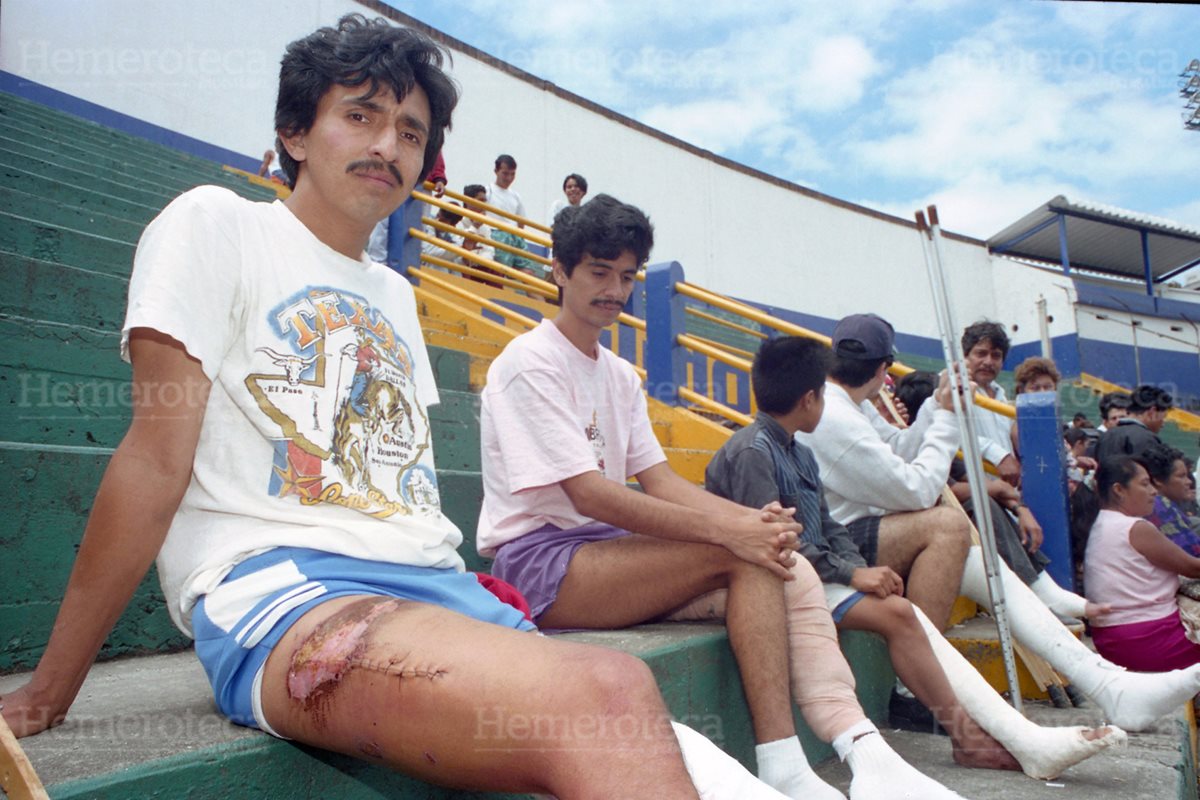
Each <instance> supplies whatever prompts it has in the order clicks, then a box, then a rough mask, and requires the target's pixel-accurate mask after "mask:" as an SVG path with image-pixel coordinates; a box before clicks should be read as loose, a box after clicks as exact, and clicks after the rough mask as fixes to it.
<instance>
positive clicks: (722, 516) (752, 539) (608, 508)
mask: <svg viewBox="0 0 1200 800" xmlns="http://www.w3.org/2000/svg"><path fill="white" fill-rule="evenodd" d="M663 466H666V465H665V464H664V465H663ZM651 469H653V468H651ZM668 469H669V467H668ZM644 474H645V473H643V475H644ZM640 478H641V476H639V479H640ZM680 480H683V479H682V478H680ZM651 482H652V483H653V479H652V481H651ZM561 485H562V487H563V491H565V492H566V493H567V496H568V497H569V498H570V499H571V503H572V504H573V505H574V506H575V509H576V510H577V511H578V512H579V513H580V514H582V515H583V516H585V517H590V518H592V519H596V520H599V521H601V522H606V523H608V524H609V525H614V526H616V527H618V528H624V529H625V530H629V531H634V532H635V533H642V534H646V535H648V536H657V537H660V538H663V539H673V540H676V541H684V542H698V543H703V544H715V545H720V546H722V547H725V548H727V549H728V550H729V551H730V552H732V553H733V554H734V555H736V556H738V557H739V558H741V559H743V560H745V561H748V562H750V563H752V564H757V565H759V566H761V567H766V568H767V569H770V570H771V571H772V572H774V573H775V574H776V575H778V576H779V577H780V578H783V579H784V580H791V578H792V575H791V573H790V572H789V571H788V568H789V567H791V566H792V565H793V564H794V563H795V556H794V555H793V552H794V551H795V549H796V534H797V533H798V532H799V530H800V525H799V523H796V522H791V521H787V522H780V521H776V519H777V517H774V516H773V517H772V519H770V520H769V521H768V520H766V519H764V514H763V512H762V511H758V510H754V509H749V508H746V507H744V506H739V505H737V504H736V503H730V502H729V501H727V500H722V499H721V498H717V497H715V496H714V497H713V499H714V500H719V501H720V502H719V503H710V502H709V501H707V500H704V501H702V503H703V506H702V507H701V508H694V507H691V506H688V505H681V504H677V503H675V502H671V501H668V500H663V499H660V498H658V497H655V496H653V495H652V494H650V493H649V491H650V490H649V489H647V494H642V493H640V492H635V491H631V490H630V489H628V488H626V487H624V486H620V485H618V484H617V483H615V482H613V481H610V480H608V479H607V478H605V477H604V476H603V475H601V474H600V473H599V472H585V473H583V474H581V475H576V476H574V477H572V478H568V479H566V480H565V481H563V482H562V484H561ZM696 488H697V491H699V492H701V493H702V494H706V495H707V494H708V493H707V492H704V491H703V490H702V489H699V488H698V487H696Z"/></svg>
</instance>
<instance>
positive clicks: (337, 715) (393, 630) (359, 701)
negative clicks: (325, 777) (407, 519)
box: [262, 597, 697, 798]
mask: <svg viewBox="0 0 1200 800" xmlns="http://www.w3.org/2000/svg"><path fill="white" fill-rule="evenodd" d="M262 701H263V710H264V713H265V715H266V719H267V721H268V722H269V724H270V725H271V726H272V727H273V728H274V729H275V730H276V731H278V732H279V733H280V734H281V735H283V736H287V737H290V738H293V739H296V740H298V741H301V742H304V743H307V744H311V745H314V746H317V747H322V748H325V749H329V750H335V751H337V752H341V753H346V754H349V755H354V756H358V757H365V758H367V759H369V760H374V761H377V762H379V763H384V764H388V765H390V766H393V767H395V768H397V769H399V770H402V771H403V772H405V773H408V774H410V775H414V776H416V777H419V778H422V779H424V780H428V781H431V782H433V783H439V784H442V785H445V786H453V787H461V788H479V789H483V788H487V789H492V790H500V791H514V792H549V793H552V794H554V795H556V796H559V797H571V798H592V797H595V798H607V797H615V796H638V797H672V798H696V797H697V794H696V791H695V789H694V788H693V786H692V782H691V779H690V778H689V776H688V773H687V770H686V768H685V766H684V762H683V758H682V756H681V754H680V750H679V745H678V743H677V740H676V738H675V734H674V733H673V731H672V728H671V725H670V718H669V716H668V714H667V710H666V708H665V707H664V706H663V704H662V700H661V698H660V697H659V695H658V691H657V688H656V687H655V684H654V680H653V678H652V677H651V675H650V672H649V670H648V669H647V667H646V666H645V664H643V663H642V662H641V661H640V660H638V659H636V658H633V657H632V656H628V655H625V654H623V653H619V652H615V651H609V650H605V649H601V648H593V647H586V646H582V645H575V644H572V643H569V642H556V641H552V640H548V639H545V638H543V637H539V636H536V635H534V634H530V633H521V632H517V631H513V630H509V629H506V628H501V627H498V626H495V625H488V624H486V623H482V622H478V621H476V620H472V619H469V618H467V617H464V616H461V615H459V614H455V613H453V612H450V611H447V610H445V609H441V608H437V607H435V606H430V605H427V604H423V603H414V602H406V601H399V600H394V599H390V598H381V597H345V598H338V599H336V600H331V601H329V602H328V603H324V604H322V605H320V606H318V607H317V608H315V609H313V610H312V611H310V612H309V613H308V614H306V615H305V616H304V617H303V618H302V619H301V620H300V621H299V622H298V623H297V624H296V625H294V626H293V627H292V629H291V630H290V631H289V632H288V633H287V635H285V636H284V638H283V639H282V640H281V641H280V643H279V645H278V646H276V648H275V650H274V652H273V653H272V654H271V656H270V658H269V659H268V660H267V663H266V666H265V669H264V674H263V682H262Z"/></svg>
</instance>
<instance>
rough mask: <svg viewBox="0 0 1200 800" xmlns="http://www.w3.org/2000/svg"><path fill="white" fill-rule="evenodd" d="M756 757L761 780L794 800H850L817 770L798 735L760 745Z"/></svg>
mask: <svg viewBox="0 0 1200 800" xmlns="http://www.w3.org/2000/svg"><path fill="white" fill-rule="evenodd" d="M754 757H755V759H757V760H758V778H759V780H761V781H762V782H763V783H765V784H767V785H768V786H772V787H774V788H775V789H778V790H779V791H780V792H782V793H783V794H784V795H786V796H788V797H791V798H793V800H846V795H844V794H842V793H841V792H839V791H838V790H837V789H835V788H833V787H832V786H830V785H829V784H828V783H826V782H825V781H823V780H821V778H820V777H819V776H818V775H817V773H815V772H813V770H812V767H810V766H809V765H808V758H806V757H805V755H804V748H802V747H801V746H800V738H799V737H797V736H790V737H788V738H787V739H777V740H776V741H774V742H767V743H766V744H760V745H757V746H756V747H755V748H754Z"/></svg>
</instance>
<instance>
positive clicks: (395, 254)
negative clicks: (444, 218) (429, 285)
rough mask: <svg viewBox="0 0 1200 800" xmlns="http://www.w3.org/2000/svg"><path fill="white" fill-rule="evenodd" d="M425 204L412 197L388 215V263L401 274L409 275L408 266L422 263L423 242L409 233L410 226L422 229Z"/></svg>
mask: <svg viewBox="0 0 1200 800" xmlns="http://www.w3.org/2000/svg"><path fill="white" fill-rule="evenodd" d="M425 210H426V209H425V204H424V203H422V202H421V201H419V200H413V199H412V198H411V197H410V198H409V199H407V200H405V201H404V204H403V205H402V206H400V207H399V208H398V209H396V210H395V211H393V212H392V215H391V216H390V217H388V219H387V224H388V247H387V263H388V266H389V267H391V268H392V269H394V270H396V271H397V272H399V273H400V274H401V275H404V276H405V277H408V268H409V267H416V266H420V264H421V242H420V240H419V239H414V238H413V237H412V236H409V235H408V229H409V228H416V229H417V230H421V217H422V216H424V214H425Z"/></svg>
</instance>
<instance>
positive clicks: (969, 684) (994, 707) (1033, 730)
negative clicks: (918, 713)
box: [913, 606, 1125, 781]
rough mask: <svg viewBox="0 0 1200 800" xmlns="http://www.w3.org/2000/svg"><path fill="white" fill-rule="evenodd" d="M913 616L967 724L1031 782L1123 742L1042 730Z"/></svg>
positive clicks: (1118, 733) (1078, 730)
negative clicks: (1008, 755) (977, 729)
mask: <svg viewBox="0 0 1200 800" xmlns="http://www.w3.org/2000/svg"><path fill="white" fill-rule="evenodd" d="M913 612H914V613H915V614H916V615H917V619H918V620H920V622H921V627H922V628H923V629H924V630H925V636H926V638H928V639H929V645H930V647H931V648H932V649H933V655H934V657H936V658H937V660H938V663H939V664H940V665H941V667H942V671H943V672H945V673H946V680H947V681H949V683H950V688H951V689H952V690H954V697H955V698H956V699H957V700H958V702H959V705H961V706H962V707H963V709H964V710H966V712H967V714H968V715H969V716H970V717H971V719H973V720H975V722H976V724H978V725H979V727H981V728H983V729H984V730H985V731H987V732H988V734H990V735H991V736H992V738H993V739H995V740H996V741H998V742H999V743H1000V744H1002V745H1004V749H1005V750H1007V751H1008V752H1009V753H1011V754H1012V756H1013V757H1014V758H1015V759H1017V761H1018V762H1019V763H1020V764H1021V769H1022V770H1023V771H1024V772H1025V774H1026V775H1028V776H1029V777H1031V778H1036V779H1037V780H1044V781H1048V780H1052V779H1054V778H1057V777H1058V776H1059V775H1061V774H1062V772H1063V770H1065V769H1067V767H1070V766H1072V765H1074V764H1078V763H1079V762H1080V761H1083V760H1084V759H1085V758H1088V757H1090V756H1093V755H1095V754H1096V753H1098V752H1100V751H1101V750H1104V749H1105V748H1107V747H1109V746H1111V745H1114V744H1121V743H1123V742H1124V741H1125V731H1123V730H1121V729H1120V728H1118V727H1116V726H1110V727H1109V729H1108V733H1106V734H1105V735H1104V736H1101V737H1099V738H1096V739H1091V740H1088V739H1085V738H1084V737H1083V733H1084V731H1085V730H1087V729H1086V728H1084V727H1082V726H1074V727H1068V728H1043V727H1041V726H1040V725H1035V724H1034V723H1032V722H1030V721H1029V720H1027V719H1025V717H1023V716H1021V715H1020V714H1018V713H1017V710H1016V709H1015V708H1013V707H1012V706H1010V705H1009V704H1008V703H1006V702H1005V701H1004V698H1002V697H1001V696H1000V695H998V694H996V692H995V690H994V689H992V687H991V686H990V685H989V684H988V682H987V681H986V680H984V679H983V676H982V675H980V674H979V671H978V670H976V669H975V667H973V666H971V663H970V662H969V661H967V660H966V659H965V658H963V657H962V655H961V654H960V653H959V652H958V650H956V649H954V646H953V645H951V644H950V643H949V642H947V641H946V639H945V637H943V636H942V634H941V633H939V632H938V629H937V628H935V627H934V626H933V623H932V622H930V621H929V618H928V617H926V616H925V614H923V613H922V612H921V609H919V608H917V607H916V606H914V607H913Z"/></svg>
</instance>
